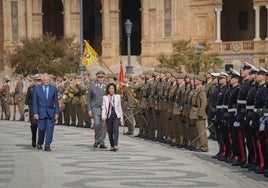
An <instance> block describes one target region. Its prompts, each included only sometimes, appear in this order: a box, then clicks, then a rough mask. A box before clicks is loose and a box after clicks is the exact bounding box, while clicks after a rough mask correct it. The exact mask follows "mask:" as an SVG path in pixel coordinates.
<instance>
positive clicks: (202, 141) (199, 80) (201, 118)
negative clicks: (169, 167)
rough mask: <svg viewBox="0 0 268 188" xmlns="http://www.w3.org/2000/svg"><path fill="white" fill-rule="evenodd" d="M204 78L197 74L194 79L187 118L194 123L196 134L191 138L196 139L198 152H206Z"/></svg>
mask: <svg viewBox="0 0 268 188" xmlns="http://www.w3.org/2000/svg"><path fill="white" fill-rule="evenodd" d="M205 81H206V79H205V77H204V75H197V76H196V77H195V80H194V85H195V89H194V90H193V95H192V98H191V110H190V114H189V119H190V120H191V124H193V125H194V127H195V129H196V131H197V136H196V137H195V138H194V140H192V142H195V141H196V144H194V145H195V146H196V148H195V149H196V150H195V151H198V152H208V140H207V133H206V121H207V113H206V108H207V96H206V89H205V87H204V86H203V82H205Z"/></svg>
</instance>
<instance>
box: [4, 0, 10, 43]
mask: <svg viewBox="0 0 268 188" xmlns="http://www.w3.org/2000/svg"><path fill="white" fill-rule="evenodd" d="M3 7H5V8H3V23H4V24H5V27H4V46H7V45H8V44H10V43H11V9H10V1H7V0H3Z"/></svg>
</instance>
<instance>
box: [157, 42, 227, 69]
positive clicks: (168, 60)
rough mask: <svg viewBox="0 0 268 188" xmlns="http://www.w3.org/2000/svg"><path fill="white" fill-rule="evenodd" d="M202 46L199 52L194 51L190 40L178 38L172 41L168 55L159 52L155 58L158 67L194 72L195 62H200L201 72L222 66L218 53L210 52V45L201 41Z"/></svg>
mask: <svg viewBox="0 0 268 188" xmlns="http://www.w3.org/2000/svg"><path fill="white" fill-rule="evenodd" d="M200 45H203V46H204V50H202V51H201V52H200V53H199V54H198V53H197V52H196V48H195V46H193V45H192V44H191V40H179V41H176V42H174V43H173V52H172V54H171V55H170V56H167V55H164V54H160V55H159V56H158V58H157V60H158V61H159V62H160V67H168V68H172V69H174V70H175V71H177V72H182V70H185V71H186V72H188V73H196V71H197V62H198V61H199V62H200V69H201V71H202V72H206V71H208V70H215V71H216V70H218V69H219V68H220V67H221V66H222V63H223V62H222V60H221V59H219V58H218V54H217V53H215V52H210V51H209V50H210V45H208V44H207V43H205V42H203V43H200Z"/></svg>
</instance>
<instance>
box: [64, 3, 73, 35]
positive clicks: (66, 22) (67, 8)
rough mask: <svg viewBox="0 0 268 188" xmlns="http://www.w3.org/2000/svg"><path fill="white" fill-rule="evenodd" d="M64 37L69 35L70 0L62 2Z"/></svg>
mask: <svg viewBox="0 0 268 188" xmlns="http://www.w3.org/2000/svg"><path fill="white" fill-rule="evenodd" d="M62 3H63V20H64V35H70V34H71V5H70V3H71V2H70V0H63V1H62Z"/></svg>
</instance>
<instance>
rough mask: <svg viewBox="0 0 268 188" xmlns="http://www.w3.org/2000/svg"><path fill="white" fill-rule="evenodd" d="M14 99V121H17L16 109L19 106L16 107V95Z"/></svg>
mask: <svg viewBox="0 0 268 188" xmlns="http://www.w3.org/2000/svg"><path fill="white" fill-rule="evenodd" d="M13 99H14V102H13V103H14V110H13V111H14V114H13V121H16V109H17V108H16V102H15V97H14V98H13Z"/></svg>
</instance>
